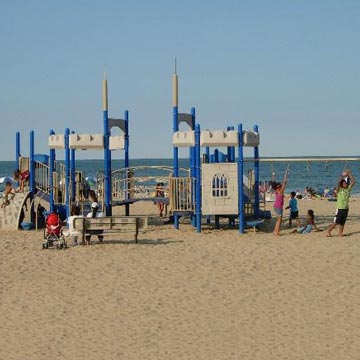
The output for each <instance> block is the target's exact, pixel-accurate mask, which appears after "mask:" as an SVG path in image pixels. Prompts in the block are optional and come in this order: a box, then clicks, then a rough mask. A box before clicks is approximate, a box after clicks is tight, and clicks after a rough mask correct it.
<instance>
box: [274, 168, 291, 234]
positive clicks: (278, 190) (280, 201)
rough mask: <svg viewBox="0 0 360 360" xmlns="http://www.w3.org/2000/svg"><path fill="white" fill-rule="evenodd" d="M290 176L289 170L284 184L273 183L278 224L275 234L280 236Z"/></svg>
mask: <svg viewBox="0 0 360 360" xmlns="http://www.w3.org/2000/svg"><path fill="white" fill-rule="evenodd" d="M287 176H288V169H286V170H285V173H284V179H283V181H282V183H276V182H275V183H273V184H272V187H273V189H274V191H275V201H274V211H275V214H276V223H275V228H274V231H273V234H274V235H276V236H278V235H280V228H281V222H282V217H283V207H284V192H285V188H286V182H287Z"/></svg>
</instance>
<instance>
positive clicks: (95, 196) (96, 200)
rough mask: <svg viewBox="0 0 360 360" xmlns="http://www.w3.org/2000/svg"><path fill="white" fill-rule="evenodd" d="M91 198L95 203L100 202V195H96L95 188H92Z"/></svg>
mask: <svg viewBox="0 0 360 360" xmlns="http://www.w3.org/2000/svg"><path fill="white" fill-rule="evenodd" d="M89 198H90V200H91V201H92V202H93V203H94V202H95V203H97V202H98V197H97V195H96V193H95V191H94V190H90V191H89Z"/></svg>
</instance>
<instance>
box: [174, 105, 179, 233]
mask: <svg viewBox="0 0 360 360" xmlns="http://www.w3.org/2000/svg"><path fill="white" fill-rule="evenodd" d="M178 117H179V111H178V107H177V106H173V132H174V133H175V132H177V131H179V123H178ZM173 167H174V177H175V178H177V177H179V149H178V148H177V147H176V146H174V148H173ZM174 228H175V229H179V216H178V215H174Z"/></svg>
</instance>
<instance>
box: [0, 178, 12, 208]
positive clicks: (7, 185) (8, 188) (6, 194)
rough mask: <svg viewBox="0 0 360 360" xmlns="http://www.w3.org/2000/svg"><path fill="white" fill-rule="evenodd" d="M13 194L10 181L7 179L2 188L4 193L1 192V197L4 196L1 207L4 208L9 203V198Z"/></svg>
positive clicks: (10, 198)
mask: <svg viewBox="0 0 360 360" xmlns="http://www.w3.org/2000/svg"><path fill="white" fill-rule="evenodd" d="M14 196H15V191H14V189H13V187H12V184H11V182H10V181H7V182H6V183H5V190H4V193H3V197H4V200H3V203H2V204H1V207H2V208H4V207H6V206H8V205H10V200H12V199H13V198H14Z"/></svg>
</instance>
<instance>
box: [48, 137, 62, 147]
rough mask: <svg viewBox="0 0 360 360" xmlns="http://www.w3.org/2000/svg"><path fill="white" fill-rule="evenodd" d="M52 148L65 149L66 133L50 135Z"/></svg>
mask: <svg viewBox="0 0 360 360" xmlns="http://www.w3.org/2000/svg"><path fill="white" fill-rule="evenodd" d="M49 148H50V149H65V136H64V135H50V136H49Z"/></svg>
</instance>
